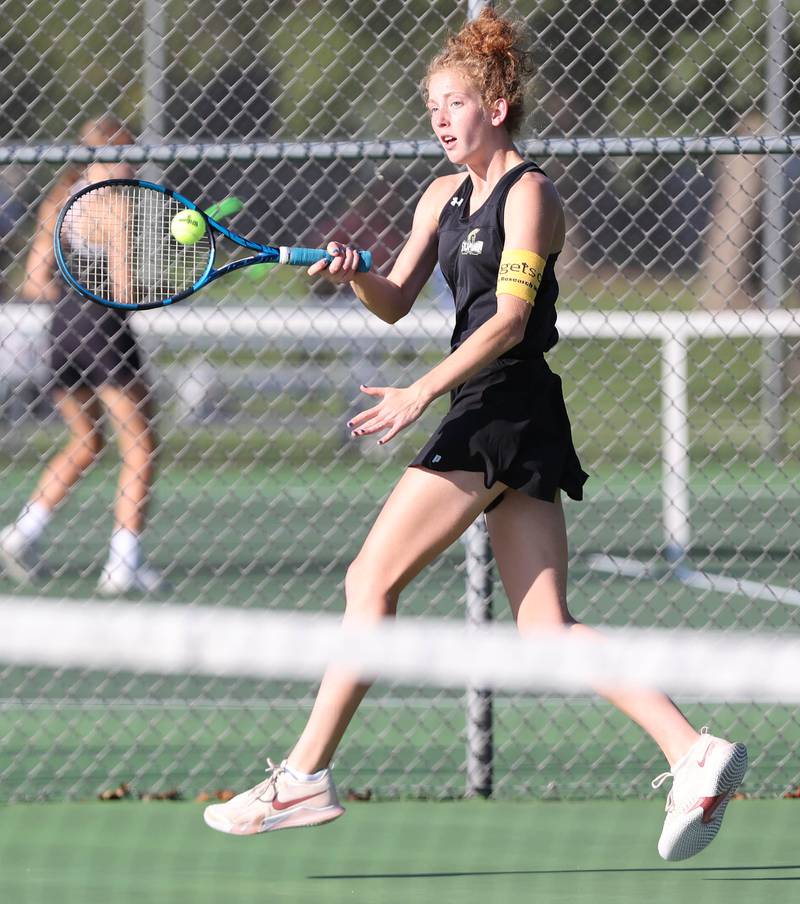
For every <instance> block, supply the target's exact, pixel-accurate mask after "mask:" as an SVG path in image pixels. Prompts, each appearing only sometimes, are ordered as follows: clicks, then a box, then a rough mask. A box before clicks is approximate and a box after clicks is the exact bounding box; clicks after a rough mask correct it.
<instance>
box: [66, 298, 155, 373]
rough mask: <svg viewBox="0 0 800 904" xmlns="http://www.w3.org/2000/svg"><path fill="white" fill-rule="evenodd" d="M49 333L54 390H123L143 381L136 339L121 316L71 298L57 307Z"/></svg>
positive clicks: (125, 316) (107, 309)
mask: <svg viewBox="0 0 800 904" xmlns="http://www.w3.org/2000/svg"><path fill="white" fill-rule="evenodd" d="M49 332H50V355H49V363H50V368H51V371H52V385H53V387H54V388H57V389H73V388H75V387H79V386H86V387H88V388H90V389H98V388H99V387H101V386H105V385H111V386H117V387H120V388H125V387H127V386H129V385H130V384H131V383H133V382H135V381H137V380H141V379H142V377H143V374H142V361H141V357H140V355H139V350H138V348H137V345H136V337H135V335H134V333H133V330H132V329H131V327H130V325H129V323H128V318H127V315H126V314H125V313H124V312H123V311H116V310H113V309H112V308H103V307H102V306H100V305H97V304H94V303H93V302H91V301H87V300H85V299H83V298H81V297H80V296H79V295H77V294H72V293H71V294H69V295H67V296H65V297H64V298H62V299H61V300H60V301H59V302H57V304H56V306H55V310H54V311H53V316H52V317H51V319H50V330H49Z"/></svg>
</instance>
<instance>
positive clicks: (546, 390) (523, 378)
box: [411, 358, 588, 508]
mask: <svg viewBox="0 0 800 904" xmlns="http://www.w3.org/2000/svg"><path fill="white" fill-rule="evenodd" d="M411 466H412V467H414V466H417V467H419V466H422V467H425V468H430V469H431V470H434V471H479V472H483V474H484V483H485V485H486V487H487V488H488V487H491V486H492V485H493V484H494V483H495V482H496V481H499V482H500V483H504V484H506V485H507V486H509V487H511V488H513V489H515V490H520V491H521V492H523V493H525V494H526V495H528V496H531V497H533V498H534V499H544V500H546V501H547V502H553V501H554V499H555V496H556V493H557V492H558V491H559V490H564V492H566V493H567V495H568V496H570V497H571V498H572V499H583V484H584V483H585V482H586V480H587V477H588V475H587V474H586V473H585V472H584V470H583V469H582V468H581V463H580V461H579V459H578V455H577V453H576V452H575V447H574V445H573V442H572V429H571V427H570V422H569V417H568V415H567V409H566V405H565V404H564V395H563V392H562V389H561V379H560V378H559V377H558V376H557V375H556V374H554V373H553V372H552V371H551V370H550V368H549V367H548V366H547V363H546V362H545V360H544V358H540V359H535V360H533V361H503V360H500V361H496V362H494V363H493V364H492V365H490V366H489V367H487V368H485V369H484V370H482V371H481V372H480V373H477V374H475V375H474V376H473V377H471V378H470V379H469V380H467V382H466V383H464V384H463V385H462V386H460V387H459V388H458V389H457V390H456V391H455V392H454V393H453V395H452V404H451V407H450V410H449V411H448V413H447V414H446V415H445V417H444V419H443V420H442V422H441V423H440V424H439V427H438V428H437V430H436V431H435V433H434V434H433V436H432V437H431V439H430V440H429V441H428V443H427V444H426V445H425V447H424V448H423V449H422V451H421V452H420V453H419V455H417V457H416V458H415V459H414V460H413V461H412V462H411ZM490 508H491V506H490Z"/></svg>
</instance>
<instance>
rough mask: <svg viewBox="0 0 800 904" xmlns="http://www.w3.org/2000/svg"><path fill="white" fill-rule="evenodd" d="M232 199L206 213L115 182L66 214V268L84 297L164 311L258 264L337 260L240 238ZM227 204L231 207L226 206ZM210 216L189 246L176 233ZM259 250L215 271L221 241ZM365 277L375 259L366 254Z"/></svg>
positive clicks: (80, 195)
mask: <svg viewBox="0 0 800 904" xmlns="http://www.w3.org/2000/svg"><path fill="white" fill-rule="evenodd" d="M231 202H235V203H239V202H237V201H236V199H227V201H225V202H220V205H215V206H214V207H211V208H209V210H208V211H203V210H200V209H199V208H198V207H197V205H196V204H193V203H192V202H191V201H189V200H187V199H186V198H184V197H183V195H179V194H178V193H177V192H175V191H172V190H171V189H169V188H165V187H164V186H163V185H155V184H154V183H152V182H145V181H143V180H141V179H108V180H106V181H104V182H96V183H94V184H93V185H88V186H86V187H85V188H82V189H81V190H80V191H78V192H76V193H75V194H74V195H73V196H72V197H71V198H70V199H69V201H67V203H66V204H65V205H64V208H63V210H62V211H61V213H60V214H59V216H58V220H57V222H56V228H55V232H54V235H53V241H54V246H55V257H56V263H57V264H58V269H59V270H60V271H61V273H62V275H63V276H64V278H65V279H66V281H67V282H68V283H69V285H70V286H72V288H73V289H75V290H76V291H78V292H80V294H81V295H83V296H84V297H86V298H88V299H90V300H91V301H95V302H97V303H98V304H102V305H105V306H106V307H110V308H121V309H124V310H133V311H139V310H145V309H147V308H160V307H164V306H165V305H170V304H174V303H175V302H176V301H181V300H182V299H184V298H188V297H189V296H190V295H193V294H194V293H195V292H197V291H199V290H200V289H202V288H203V287H204V286H207V285H208V284H209V283H210V282H213V281H214V280H215V279H219V277H220V276H224V275H225V274H226V273H232V272H233V271H235V270H240V269H241V268H242V267H248V266H251V265H254V264H272V263H279V264H292V265H294V266H298V267H308V266H311V264H314V263H316V262H317V261H319V260H329V261H330V260H331V259H332V258H331V255H330V254H328V252H327V251H324V250H322V249H319V248H296V247H274V246H272V245H262V244H260V243H259V242H253V241H251V240H250V239H246V238H244V237H243V236H241V235H237V234H236V233H235V232H232V231H231V230H230V229H227V228H226V227H225V226H223V225H222V224H221V223H220V222H219V221H218V219H217V217H220V216H229V215H230V214H231V213H233V212H235V210H234V209H233V207H234V206H235V204H234V205H232V203H231ZM223 205H224V207H223ZM187 210H190V211H194V212H196V213H197V214H198V215H199V216H200V217H201V218H202V224H199V225H198V234H197V238H196V240H194V241H192V242H191V243H185V244H181V243H180V242H178V241H176V239H175V238H174V237H173V235H172V232H171V228H170V227H171V225H172V222H173V220H174V218H175V216H176V215H177V214H179V213H181V212H184V211H187ZM217 235H222V236H224V237H225V238H227V239H229V240H230V241H231V242H234V243H235V244H236V245H239V246H241V247H242V248H246V249H248V250H249V251H252V252H255V253H254V254H251V255H250V256H248V257H243V258H239V259H237V260H234V261H231V262H230V263H228V264H225V265H224V266H221V267H219V268H215V266H214V263H215V259H216V242H215V236H217ZM359 256H360V264H359V268H358V269H359V271H361V272H365V271H367V270H369V269H370V267H371V265H372V255H371V254H370V252H368V251H359Z"/></svg>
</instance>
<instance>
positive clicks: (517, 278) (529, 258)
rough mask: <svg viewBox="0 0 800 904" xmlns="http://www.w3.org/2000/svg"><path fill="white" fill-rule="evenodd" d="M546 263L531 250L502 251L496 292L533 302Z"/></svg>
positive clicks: (529, 302)
mask: <svg viewBox="0 0 800 904" xmlns="http://www.w3.org/2000/svg"><path fill="white" fill-rule="evenodd" d="M546 263H547V262H546V261H545V259H544V258H543V257H539V255H538V254H534V252H533V251H525V250H523V249H520V250H519V251H503V253H502V255H501V256H500V270H499V271H498V273H497V294H498V295H515V296H516V297H517V298H521V299H522V300H523V301H527V302H528V304H533V302H534V299H535V298H536V292H537V291H538V289H539V283H540V282H541V281H542V274H543V273H544V268H545V265H546Z"/></svg>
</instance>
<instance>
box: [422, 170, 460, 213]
mask: <svg viewBox="0 0 800 904" xmlns="http://www.w3.org/2000/svg"><path fill="white" fill-rule="evenodd" d="M463 181H464V173H449V174H448V175H446V176H437V177H436V178H435V179H434V180H433V182H431V183H430V185H428V187H427V188H426V189H425V191H424V192H423V193H422V197H421V198H420V200H419V204H418V205H417V210H419V211H423V212H425V213H426V214H429V215H430V216H431V217H432V218H433V219H434V220H437V221H438V219H439V214H440V213H441V211H442V208H443V207H444V206H445V204H447V202H448V201H449V200H450V199H451V198H452V196H453V195H454V194H455V193H456V191H457V190H458V187H459V186H460V185H461V183H462V182H463Z"/></svg>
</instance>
